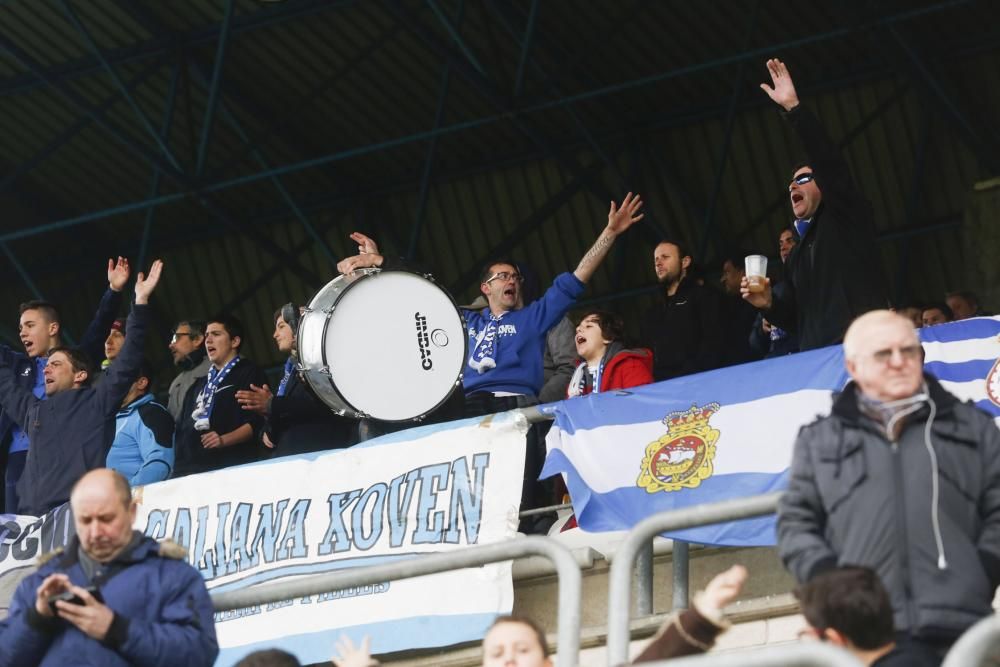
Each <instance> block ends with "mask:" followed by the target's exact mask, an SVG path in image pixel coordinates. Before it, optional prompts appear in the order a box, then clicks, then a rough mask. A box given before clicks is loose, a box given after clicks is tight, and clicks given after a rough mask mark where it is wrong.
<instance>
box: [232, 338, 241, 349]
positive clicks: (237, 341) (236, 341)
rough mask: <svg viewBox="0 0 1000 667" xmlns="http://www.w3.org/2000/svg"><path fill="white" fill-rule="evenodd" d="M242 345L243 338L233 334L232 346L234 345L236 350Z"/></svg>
mask: <svg viewBox="0 0 1000 667" xmlns="http://www.w3.org/2000/svg"><path fill="white" fill-rule="evenodd" d="M242 346H243V338H241V337H240V336H233V347H235V348H236V349H237V350H238V349H240V347H242Z"/></svg>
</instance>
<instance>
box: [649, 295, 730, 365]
mask: <svg viewBox="0 0 1000 667" xmlns="http://www.w3.org/2000/svg"><path fill="white" fill-rule="evenodd" d="M662 299H663V300H662V301H661V302H660V303H657V304H656V305H655V306H653V307H652V308H650V309H649V310H648V311H646V314H645V316H644V317H643V320H642V332H641V339H642V345H643V347H648V348H649V349H651V350H652V351H653V379H655V380H656V381H657V382H659V381H661V380H669V379H670V378H675V377H680V376H681V375H690V374H692V373H700V372H701V371H707V370H711V369H713V368H718V367H719V366H721V365H722V364H723V349H722V347H723V342H722V313H721V304H720V299H719V295H718V294H716V293H715V292H713V291H712V290H711V289H710V288H708V287H705V286H702V285H698V284H697V283H694V282H691V281H688V280H682V281H681V284H680V285H679V286H678V288H677V291H676V292H675V293H674V295H673V296H667V295H666V293H664V294H663V296H662Z"/></svg>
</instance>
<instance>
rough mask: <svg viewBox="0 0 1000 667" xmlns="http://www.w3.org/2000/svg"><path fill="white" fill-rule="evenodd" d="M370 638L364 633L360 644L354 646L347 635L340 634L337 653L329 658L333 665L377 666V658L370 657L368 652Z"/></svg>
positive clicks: (349, 666)
mask: <svg viewBox="0 0 1000 667" xmlns="http://www.w3.org/2000/svg"><path fill="white" fill-rule="evenodd" d="M370 645H371V639H370V638H369V637H368V636H367V635H366V636H365V638H364V639H362V640H361V646H358V647H357V648H355V647H354V642H352V641H351V638H350V637H348V636H347V635H341V636H340V639H339V640H338V641H337V645H336V650H337V653H336V654H335V655H334V656H333V657H332V658H330V662H332V663H333V664H334V666H335V667H377V665H378V664H379V662H378V660H375V659H373V658H372V655H371V653H370V652H369V646H370Z"/></svg>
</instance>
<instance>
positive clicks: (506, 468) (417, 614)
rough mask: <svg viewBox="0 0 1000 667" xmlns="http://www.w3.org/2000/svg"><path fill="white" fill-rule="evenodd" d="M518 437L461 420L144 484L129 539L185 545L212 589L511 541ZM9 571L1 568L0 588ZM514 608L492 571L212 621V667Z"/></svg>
mask: <svg viewBox="0 0 1000 667" xmlns="http://www.w3.org/2000/svg"><path fill="white" fill-rule="evenodd" d="M526 428H527V425H526V423H525V422H524V420H523V418H521V417H517V418H516V419H515V418H514V417H513V416H512V415H505V416H503V418H501V419H499V420H489V419H487V420H483V422H482V423H480V420H465V421H460V422H453V423H450V424H442V425H436V426H426V427H421V428H417V429H412V430H409V431H406V432H402V433H397V434H392V435H388V436H384V437H382V438H379V439H377V440H372V441H370V442H368V443H364V444H363V445H359V446H356V447H353V448H351V449H347V450H339V451H333V452H327V453H321V454H313V455H305V456H300V457H289V458H285V459H277V460H274V461H270V462H265V463H258V464H253V465H249V466H241V467H238V468H230V469H227V470H221V471H218V472H214V473H207V474H203V475H193V476H190V477H186V478H182V479H177V480H171V481H167V482H162V483H159V484H153V485H150V486H147V487H144V488H141V489H137V491H136V499H137V500H138V501H139V512H138V516H137V518H136V528H137V529H138V530H141V531H143V532H145V533H146V534H148V535H151V536H152V537H155V538H157V539H163V538H172V539H174V540H175V541H177V542H179V543H181V544H183V545H184V546H186V547H187V549H188V554H189V558H188V560H189V562H190V563H191V564H192V565H193V566H194V567H196V568H197V569H198V570H199V571H200V572H201V573H202V575H203V576H204V577H205V582H206V584H207V585H208V588H209V590H210V591H212V592H220V591H225V590H232V589H234V588H241V587H244V586H248V585H251V584H257V583H262V582H273V581H279V580H287V579H289V578H293V577H298V576H304V575H310V574H317V573H321V572H328V571H330V570H334V569H339V568H346V567H360V566H365V565H372V564H376V563H385V562H390V561H392V560H397V559H402V558H409V557H413V556H417V555H420V554H426V553H439V552H444V551H448V550H451V549H461V548H464V547H467V546H469V545H474V544H488V543H493V542H498V541H502V540H507V539H511V538H513V537H514V534H515V532H516V530H517V512H518V506H519V504H520V494H521V480H522V476H523V470H524V449H525V443H524V434H525V431H526ZM21 523H24V522H21ZM32 525H34V524H32ZM39 525H41V524H39ZM39 530H40V528H39ZM21 533H22V535H24V534H26V533H27V531H25V530H23V529H22V530H21ZM8 546H10V547H11V548H9V549H8V550H7V552H6V553H4V554H0V555H7V556H10V555H12V554H13V552H14V551H15V550H14V548H13V547H14V546H16V545H8ZM18 553H20V554H21V555H24V554H25V553H27V549H26V548H22V549H21V550H20V551H19V552H18ZM8 561H10V562H8ZM17 565H24V563H23V562H22V561H16V562H15V561H14V560H13V558H12V557H11V558H7V559H0V581H2V580H3V572H4V570H5V569H7V568H8V566H17ZM512 604H513V586H512V582H511V574H510V563H498V564H492V565H487V566H483V567H480V568H470V569H467V570H459V571H452V572H446V573H442V574H438V575H433V576H428V577H421V578H418V579H409V580H401V581H392V582H385V583H382V584H376V585H374V586H362V587H359V588H350V589H346V590H343V591H335V592H331V593H329V594H326V595H314V596H311V597H306V598H296V599H292V600H286V601H284V602H281V603H276V604H270V605H264V606H261V607H252V608H248V609H241V610H235V611H231V612H222V613H218V614H216V632H217V633H218V637H219V645H220V647H221V648H222V653H221V655H220V658H219V661H218V663H217V664H219V665H231V664H233V663H235V662H236V661H238V660H239V659H240V658H241V657H242V656H243V655H245V654H246V653H248V652H250V651H252V650H255V649H258V648H265V647H278V648H283V649H285V650H287V651H290V652H291V653H294V654H295V655H296V656H298V658H299V660H300V661H301V662H303V663H309V662H319V661H324V660H328V659H329V658H330V656H331V655H332V651H333V645H334V641H335V640H336V638H337V637H339V636H340V634H342V633H343V634H347V635H348V636H350V637H351V638H352V639H353V640H354V641H355V642H358V641H360V639H361V637H362V636H363V635H366V634H367V635H370V636H371V637H372V650H373V651H375V652H377V653H385V652H389V651H397V650H403V649H408V648H423V647H432V646H447V645H450V644H454V643H458V642H464V641H472V640H476V639H479V638H481V637H482V636H483V634H484V633H485V630H486V628H487V627H488V625H489V624H490V622H491V621H492V619H493V618H494V617H495V616H496V615H497V614H501V613H509V612H510V610H511V607H512Z"/></svg>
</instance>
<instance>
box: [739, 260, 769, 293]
mask: <svg viewBox="0 0 1000 667" xmlns="http://www.w3.org/2000/svg"><path fill="white" fill-rule="evenodd" d="M743 262H744V267H745V268H746V272H747V285H748V286H749V288H750V291H751V292H763V291H764V279H765V277H766V276H767V257H765V256H764V255H747V256H746V257H745V258H744V260H743Z"/></svg>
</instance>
